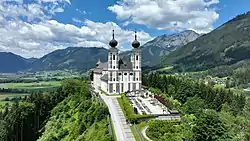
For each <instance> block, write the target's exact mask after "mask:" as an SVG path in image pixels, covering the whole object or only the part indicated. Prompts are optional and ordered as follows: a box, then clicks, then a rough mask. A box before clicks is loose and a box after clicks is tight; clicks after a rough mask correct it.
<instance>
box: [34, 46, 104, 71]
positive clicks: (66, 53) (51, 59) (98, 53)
mask: <svg viewBox="0 0 250 141" xmlns="http://www.w3.org/2000/svg"><path fill="white" fill-rule="evenodd" d="M107 55H108V50H107V49H105V48H97V47H89V48H87V47H68V48H66V49H61V50H56V51H53V52H51V53H49V54H47V55H45V56H43V57H42V58H40V59H38V60H35V61H34V62H33V63H32V67H31V69H30V71H47V70H63V69H74V70H80V71H83V72H84V71H87V70H89V69H90V68H93V67H94V66H95V65H96V62H97V61H98V60H99V59H100V60H101V61H102V62H104V61H107V58H108V57H107Z"/></svg>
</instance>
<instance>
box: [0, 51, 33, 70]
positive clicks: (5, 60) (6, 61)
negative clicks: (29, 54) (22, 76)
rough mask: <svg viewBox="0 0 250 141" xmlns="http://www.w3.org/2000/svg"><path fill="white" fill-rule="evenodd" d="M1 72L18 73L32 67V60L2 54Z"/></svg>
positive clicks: (0, 61)
mask: <svg viewBox="0 0 250 141" xmlns="http://www.w3.org/2000/svg"><path fill="white" fill-rule="evenodd" d="M0 66H1V67H0V72H3V73H4V72H8V73H12V72H18V71H22V70H24V69H26V68H28V67H29V66H30V60H28V59H25V58H23V57H21V56H19V55H16V54H13V53H10V52H0Z"/></svg>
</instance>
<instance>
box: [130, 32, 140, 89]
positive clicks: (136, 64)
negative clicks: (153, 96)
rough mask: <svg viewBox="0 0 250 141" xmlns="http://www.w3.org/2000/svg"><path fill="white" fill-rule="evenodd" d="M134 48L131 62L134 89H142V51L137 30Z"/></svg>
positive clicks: (133, 43)
mask: <svg viewBox="0 0 250 141" xmlns="http://www.w3.org/2000/svg"><path fill="white" fill-rule="evenodd" d="M132 46H133V50H132V55H131V63H132V66H133V73H134V82H133V84H132V85H133V89H136V90H140V89H141V51H140V49H139V47H140V42H138V41H137V32H136V31H135V40H134V41H133V42H132Z"/></svg>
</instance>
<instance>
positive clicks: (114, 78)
mask: <svg viewBox="0 0 250 141" xmlns="http://www.w3.org/2000/svg"><path fill="white" fill-rule="evenodd" d="M137 79H138V78H137ZM113 80H114V81H115V78H114V79H113Z"/></svg>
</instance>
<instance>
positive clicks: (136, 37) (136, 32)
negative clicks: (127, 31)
mask: <svg viewBox="0 0 250 141" xmlns="http://www.w3.org/2000/svg"><path fill="white" fill-rule="evenodd" d="M136 33H137V32H136V31H135V40H137V35H136Z"/></svg>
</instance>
